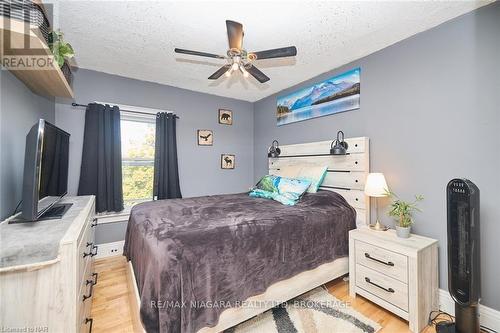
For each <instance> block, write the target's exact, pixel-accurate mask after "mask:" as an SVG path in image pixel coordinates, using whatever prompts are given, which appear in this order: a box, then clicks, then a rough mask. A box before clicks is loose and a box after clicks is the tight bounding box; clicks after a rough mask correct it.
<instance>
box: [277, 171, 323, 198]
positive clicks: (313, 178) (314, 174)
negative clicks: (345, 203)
mask: <svg viewBox="0 0 500 333" xmlns="http://www.w3.org/2000/svg"><path fill="white" fill-rule="evenodd" d="M327 169H328V168H327V167H326V166H317V165H315V164H297V165H288V166H284V167H280V169H279V170H273V171H272V172H271V174H272V175H275V176H280V177H286V178H295V179H302V180H308V181H310V182H311V185H310V186H309V188H308V189H307V192H308V193H316V192H318V189H319V187H320V186H321V183H323V180H325V176H326V172H327V171H326V170H327Z"/></svg>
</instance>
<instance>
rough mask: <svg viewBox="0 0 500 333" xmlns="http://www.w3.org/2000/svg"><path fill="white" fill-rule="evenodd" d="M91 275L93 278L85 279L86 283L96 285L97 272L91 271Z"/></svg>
mask: <svg viewBox="0 0 500 333" xmlns="http://www.w3.org/2000/svg"><path fill="white" fill-rule="evenodd" d="M92 276H93V277H94V280H87V285H89V284H91V283H92V285H94V286H95V285H96V284H97V273H92Z"/></svg>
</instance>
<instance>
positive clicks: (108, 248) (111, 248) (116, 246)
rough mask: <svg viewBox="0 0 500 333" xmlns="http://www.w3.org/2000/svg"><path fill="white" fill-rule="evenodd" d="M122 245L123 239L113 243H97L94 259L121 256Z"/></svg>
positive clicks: (123, 243)
mask: <svg viewBox="0 0 500 333" xmlns="http://www.w3.org/2000/svg"><path fill="white" fill-rule="evenodd" d="M123 245H125V241H124V240H122V241H118V242H113V243H104V244H98V245H97V246H98V247H99V248H98V250H97V255H96V259H100V258H107V257H113V256H121V255H122V254H123Z"/></svg>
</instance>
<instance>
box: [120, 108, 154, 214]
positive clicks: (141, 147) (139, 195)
mask: <svg viewBox="0 0 500 333" xmlns="http://www.w3.org/2000/svg"><path fill="white" fill-rule="evenodd" d="M120 126H121V143H122V173H123V201H124V205H125V206H128V207H130V206H133V205H135V204H136V203H139V202H144V201H149V200H152V199H153V172H154V153H155V118H154V115H153V116H151V117H142V116H141V117H137V116H135V117H134V116H130V115H127V113H126V112H122V116H121V123H120Z"/></svg>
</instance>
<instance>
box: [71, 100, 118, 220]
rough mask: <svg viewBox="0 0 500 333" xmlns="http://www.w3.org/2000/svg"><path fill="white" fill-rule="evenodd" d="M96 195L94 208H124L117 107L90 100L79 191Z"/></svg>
mask: <svg viewBox="0 0 500 333" xmlns="http://www.w3.org/2000/svg"><path fill="white" fill-rule="evenodd" d="M90 194H93V195H95V196H96V211H97V212H98V213H101V212H119V211H122V210H123V189H122V161H121V135H120V109H119V108H118V107H117V106H109V105H102V104H96V103H92V104H89V105H88V107H87V110H86V111H85V130H84V136H83V152H82V165H81V169H80V183H79V185H78V195H90Z"/></svg>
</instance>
